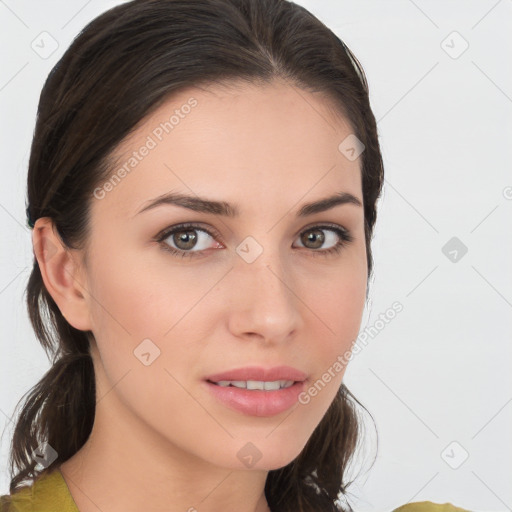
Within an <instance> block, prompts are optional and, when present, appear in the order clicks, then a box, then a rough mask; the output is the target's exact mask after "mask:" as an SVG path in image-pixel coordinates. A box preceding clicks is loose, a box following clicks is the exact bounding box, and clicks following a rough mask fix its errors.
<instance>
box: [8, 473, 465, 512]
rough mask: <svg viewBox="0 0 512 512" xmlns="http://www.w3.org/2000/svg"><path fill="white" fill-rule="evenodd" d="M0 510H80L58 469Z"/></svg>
mask: <svg viewBox="0 0 512 512" xmlns="http://www.w3.org/2000/svg"><path fill="white" fill-rule="evenodd" d="M0 512H79V510H78V507H77V506H76V503H75V502H74V501H73V498H72V496H71V493H70V492H69V488H68V486H67V484H66V481H65V480H64V478H63V477H62V473H61V472H60V470H59V469H55V470H53V471H52V472H50V473H43V474H42V475H40V476H39V477H38V478H36V481H35V483H33V484H32V485H31V486H25V487H23V488H20V489H19V490H18V491H17V492H15V493H14V494H12V495H4V496H0ZM393 512H469V511H468V510H465V509H462V508H459V507H455V506H453V505H451V504H450V503H445V504H443V505H439V504H436V503H432V502H430V501H422V502H417V503H408V504H406V505H402V506H401V507H398V508H397V509H395V510H393Z"/></svg>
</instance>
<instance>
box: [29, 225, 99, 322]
mask: <svg viewBox="0 0 512 512" xmlns="http://www.w3.org/2000/svg"><path fill="white" fill-rule="evenodd" d="M32 245H33V249H34V255H35V257H36V259H37V262H38V264H39V269H40V271H41V276H42V279H43V282H44V285H45V287H46V289H47V291H48V293H49V294H50V295H51V296H52V298H53V300H54V301H55V303H56V304H57V306H58V308H59V309H60V311H61V314H62V315H63V316H64V318H65V319H66V320H67V321H68V323H69V324H70V325H72V326H73V327H74V328H75V329H79V330H82V331H89V330H91V328H92V326H91V322H90V315H89V303H90V302H89V300H88V298H89V294H88V292H87V290H86V288H85V276H84V274H83V271H82V270H83V269H82V267H81V265H80V264H79V261H78V255H77V254H76V253H73V251H71V250H70V249H69V248H68V247H67V246H66V245H65V244H64V242H63V241H62V240H61V238H60V236H59V234H58V232H57V229H56V228H55V225H54V223H53V221H52V219H51V218H50V217H41V218H39V219H37V221H36V223H35V225H34V229H33V231H32Z"/></svg>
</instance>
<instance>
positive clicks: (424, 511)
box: [393, 501, 470, 512]
mask: <svg viewBox="0 0 512 512" xmlns="http://www.w3.org/2000/svg"><path fill="white" fill-rule="evenodd" d="M393 512H470V511H469V510H466V509H465V508H460V507H456V506H455V505H452V504H451V503H443V504H441V503H432V502H431V501H421V502H420V501H418V502H416V503H407V504H406V505H402V506H401V507H398V508H396V509H394V510H393Z"/></svg>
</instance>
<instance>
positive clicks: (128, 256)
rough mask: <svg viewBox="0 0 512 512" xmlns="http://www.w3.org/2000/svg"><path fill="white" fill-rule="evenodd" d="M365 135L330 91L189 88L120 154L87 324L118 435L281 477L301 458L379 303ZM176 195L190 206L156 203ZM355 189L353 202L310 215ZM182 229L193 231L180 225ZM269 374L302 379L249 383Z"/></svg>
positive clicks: (101, 199)
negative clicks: (373, 283) (368, 244)
mask: <svg viewBox="0 0 512 512" xmlns="http://www.w3.org/2000/svg"><path fill="white" fill-rule="evenodd" d="M351 134H352V130H351V128H350V126H349V124H348V123H347V122H345V121H343V120H342V119H340V118H339V117H335V115H334V114H333V112H332V111H331V110H330V109H329V108H328V104H327V103H326V102H325V100H324V98H323V97H322V96H321V95H319V94H312V93H308V92H305V91H303V90H299V89H297V88H295V87H292V86H290V85H287V84H285V83H281V82H275V83H273V84H272V85H268V86H255V85H254V86H249V85H237V86H236V87H235V86H233V87H232V88H229V89H228V88H221V87H220V86H218V85H217V86H211V87H209V88H205V89H197V88H193V89H189V90H187V91H182V92H181V93H180V94H179V95H176V96H174V97H173V98H172V99H171V100H169V101H167V102H166V103H164V104H163V105H162V106H161V107H159V108H158V110H156V111H155V112H154V113H153V114H152V115H150V116H149V117H148V118H147V119H145V120H144V122H143V123H141V124H140V125H139V126H138V127H137V129H136V131H135V132H134V133H133V134H132V135H131V136H130V137H129V139H126V140H125V141H124V142H123V144H122V145H121V146H119V147H118V148H117V150H116V151H115V157H116V158H117V165H116V166H115V167H113V169H112V173H111V175H110V176H111V179H110V180H109V181H108V182H104V183H100V184H99V185H98V188H97V189H96V190H95V194H94V198H92V210H91V220H92V231H91V238H90V240H89V252H88V261H87V267H85V268H84V269H83V274H81V275H80V278H79V279H80V282H81V283H82V284H83V287H84V288H85V290H86V292H87V293H84V297H85V299H84V310H83V312H84V313H83V316H82V320H81V321H79V320H77V319H76V318H75V323H76V324H80V328H82V329H90V330H91V331H92V332H93V334H94V338H95V344H93V347H92V350H93V356H94V360H95V366H96V373H97V383H98V384H97V385H98V400H100V401H99V403H98V405H97V413H96V414H97V419H96V421H97V422H100V420H101V417H102V415H105V417H106V416H107V415H108V417H109V418H110V419H114V421H109V422H103V423H101V424H102V429H109V428H110V429H112V432H111V435H112V436H116V435H118V434H116V433H115V432H118V431H119V430H118V426H116V424H117V425H119V424H123V425H126V424H127V422H128V424H129V423H130V422H132V423H133V424H134V425H135V424H137V428H138V432H139V435H140V436H142V437H144V436H147V438H146V441H148V442H150V440H153V441H154V440H158V442H162V441H163V442H164V443H165V444H166V445H167V446H169V447H171V446H172V447H173V449H175V450H179V452H180V453H184V454H188V455H192V456H195V457H198V458H199V459H201V460H203V461H208V462H210V463H212V464H215V465H216V466H222V467H226V468H238V469H244V468H248V467H251V468H255V469H275V468H278V467H282V466H284V465H286V464H288V463H289V462H290V461H291V460H293V459H294V458H295V457H296V456H297V455H298V454H299V453H300V451H301V450H302V449H303V447H304V445H305V443H306V442H307V440H308V438H309V437H310V436H311V434H312V432H313V430H314V429H315V427H316V426H317V425H318V423H319V422H320V420H321V419H322V417H323V416H324V414H325V413H326V411H327V409H328V407H329V405H330V404H331V402H332V400H333V399H334V396H335V394H336V391H337V390H338V388H339V386H340V385H341V382H342V378H343V373H344V369H345V368H344V367H341V366H342V365H341V364H340V363H339V361H340V360H341V357H340V356H343V354H345V353H346V351H347V350H349V349H350V348H351V346H352V343H353V341H354V340H355V339H356V337H357V335H358V331H359V327H360V321H361V317H362V313H363V309H364V302H365V294H366V284H367V260H366V248H365V237H364V211H363V207H362V202H363V199H362V189H361V170H360V162H361V159H360V158H355V157H357V152H358V151H359V148H358V147H354V143H353V139H352V137H353V135H352V136H351ZM349 136H351V137H350V138H349V139H347V140H345V139H346V138H347V137H349ZM343 141H344V142H343ZM342 142H343V144H341V143H342ZM340 144H341V149H340ZM350 147H354V149H355V151H351V149H350ZM354 154H355V156H354ZM123 169H124V171H123ZM170 194H173V195H175V196H176V197H179V198H181V199H179V203H180V204H177V203H172V201H171V200H170V199H169V200H168V201H161V202H159V203H158V204H154V201H155V200H156V199H157V198H163V197H165V196H166V195H170ZM340 194H346V196H345V198H346V197H350V196H348V194H350V195H351V196H353V199H352V201H342V202H339V203H337V204H334V203H330V204H324V205H323V206H324V207H322V203H319V204H318V205H317V207H309V208H305V205H307V204H310V203H317V202H319V201H322V200H324V199H327V198H332V197H334V196H336V195H338V197H341V196H340ZM185 196H187V197H189V199H186V198H185ZM358 201H359V203H361V204H357V202H358ZM210 202H212V203H210ZM182 223H189V224H191V225H193V226H189V227H181V228H178V229H176V230H175V231H176V232H175V233H174V234H172V233H170V230H171V229H172V228H173V227H175V226H178V225H179V224H182ZM343 233H348V235H349V236H350V241H349V240H345V238H344V234H343ZM157 240H160V241H157ZM336 248H338V249H339V250H338V251H336V250H335V249H336ZM173 250H174V251H176V252H172V251H173ZM328 251H330V252H328ZM68 320H69V321H70V323H73V318H69V317H68ZM87 324H88V325H87ZM337 362H338V364H336V363H337ZM284 366H286V367H289V368H288V370H286V369H284V370H283V369H282V368H281V369H279V368H277V370H275V373H272V369H275V368H276V367H284ZM248 367H251V368H252V370H251V369H249V370H247V371H246V372H245V373H244V370H242V372H241V373H237V374H230V373H232V370H239V369H244V368H248ZM290 368H292V369H294V370H290ZM266 370H268V371H269V372H268V373H266ZM223 373H227V374H228V375H220V374H223ZM253 380H254V381H267V382H270V381H279V380H284V381H293V382H295V383H294V384H293V386H292V387H290V388H286V389H283V390H270V389H269V390H258V389H256V390H254V389H241V388H239V387H238V386H243V385H244V382H243V381H253ZM218 381H238V382H237V383H236V385H235V386H233V385H229V386H226V382H221V384H215V383H213V382H218ZM315 383H316V388H315ZM281 384H283V383H280V385H281ZM289 384H290V382H287V383H286V384H285V385H289ZM245 385H247V384H245ZM259 385H260V384H259V383H258V382H256V383H253V382H249V388H251V387H253V386H256V387H258V386H259ZM272 386H275V385H272V384H269V385H267V387H272ZM313 388H314V389H313ZM311 389H313V390H312V391H311ZM102 402H103V404H105V407H102ZM107 403H109V404H110V406H109V407H108V411H107V407H106V404H107ZM112 416H114V418H112ZM151 442H152V441H151Z"/></svg>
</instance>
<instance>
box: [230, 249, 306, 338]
mask: <svg viewBox="0 0 512 512" xmlns="http://www.w3.org/2000/svg"><path fill="white" fill-rule="evenodd" d="M292 274H293V272H292V271H291V269H290V268H289V267H288V266H286V265H285V264H283V262H282V261H281V260H280V257H279V254H278V250H272V251H270V250H264V251H263V252H262V254H260V256H259V257H257V258H256V260H255V261H252V262H251V263H248V262H247V261H246V260H245V259H244V258H243V257H237V258H235V263H234V268H233V270H232V271H231V272H230V283H229V287H230V294H231V297H230V299H231V300H230V301H229V302H230V303H231V307H230V311H229V329H230V331H231V333H232V334H233V335H234V336H237V337H239V338H247V339H249V338H254V339H260V340H261V341H262V342H265V343H267V344H279V343H283V342H287V341H289V340H290V339H291V338H292V337H293V336H294V335H295V334H296V333H297V332H298V331H299V330H300V329H301V326H302V321H303V319H302V316H301V307H302V308H303V307H304V305H303V304H304V303H303V302H301V298H300V297H299V296H298V295H297V293H296V291H295V290H294V288H295V283H294V279H293V275H292Z"/></svg>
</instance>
